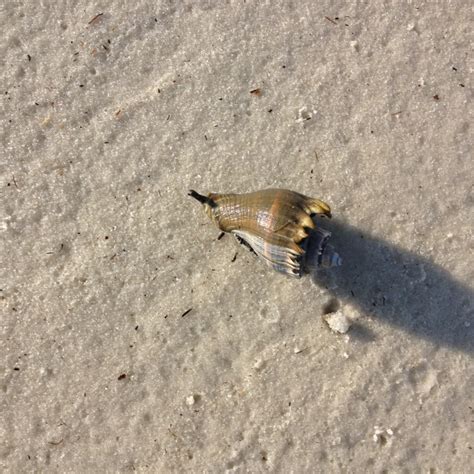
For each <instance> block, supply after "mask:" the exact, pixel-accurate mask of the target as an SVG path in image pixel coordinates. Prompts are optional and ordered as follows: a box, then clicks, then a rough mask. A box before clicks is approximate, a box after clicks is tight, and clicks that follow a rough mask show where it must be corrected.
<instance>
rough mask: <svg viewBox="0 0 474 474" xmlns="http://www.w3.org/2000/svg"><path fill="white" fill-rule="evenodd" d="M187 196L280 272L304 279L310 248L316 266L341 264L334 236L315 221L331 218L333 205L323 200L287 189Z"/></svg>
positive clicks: (192, 192) (221, 227) (222, 227)
mask: <svg viewBox="0 0 474 474" xmlns="http://www.w3.org/2000/svg"><path fill="white" fill-rule="evenodd" d="M189 195H190V196H192V197H193V198H195V199H197V200H198V201H199V202H201V203H202V204H203V205H204V209H205V211H206V213H207V215H208V216H209V217H210V218H211V220H212V221H213V222H214V223H215V224H216V225H217V227H218V228H219V229H220V230H222V231H224V232H230V233H232V234H234V235H235V236H236V237H237V239H238V240H239V241H240V242H241V243H244V244H246V245H247V246H248V247H250V248H251V249H252V250H253V251H254V252H255V253H256V254H257V255H258V256H259V257H261V258H262V259H263V260H264V261H265V263H267V265H269V266H271V267H272V268H274V269H275V270H277V271H279V272H282V273H285V274H287V275H291V276H296V277H299V276H301V274H302V272H303V267H305V266H307V264H308V262H307V259H306V257H307V255H306V254H307V250H308V247H309V246H311V248H312V249H313V252H315V256H316V258H315V261H316V265H319V266H323V267H332V266H337V265H340V264H341V259H340V257H339V256H338V254H337V253H335V252H334V250H333V248H332V246H330V245H328V243H327V241H328V239H329V236H330V235H331V233H330V232H328V231H327V230H324V229H322V228H320V227H318V226H316V224H315V222H314V220H313V216H315V215H321V216H325V217H331V210H330V208H329V206H328V205H327V204H326V203H325V202H323V201H321V200H319V199H314V198H311V197H307V196H304V195H303V194H299V193H297V192H294V191H289V190H287V189H264V190H262V191H257V192H254V193H248V194H215V193H210V194H208V195H207V196H203V195H201V194H199V193H197V192H196V191H193V190H191V191H190V192H189ZM309 237H311V239H309ZM310 240H312V243H310Z"/></svg>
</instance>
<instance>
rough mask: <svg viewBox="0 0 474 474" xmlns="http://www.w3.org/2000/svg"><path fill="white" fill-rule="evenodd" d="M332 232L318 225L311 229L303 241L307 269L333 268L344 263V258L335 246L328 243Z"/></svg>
mask: <svg viewBox="0 0 474 474" xmlns="http://www.w3.org/2000/svg"><path fill="white" fill-rule="evenodd" d="M330 237H331V232H329V231H328V230H325V229H322V228H321V227H318V228H316V229H314V230H312V231H311V233H310V235H309V236H308V238H307V239H306V241H305V242H304V243H303V245H304V250H305V251H306V253H305V256H304V266H305V267H306V268H307V269H314V268H318V267H322V268H332V267H339V266H340V265H342V258H341V257H340V256H339V254H338V253H337V252H336V251H335V249H334V247H333V246H332V245H331V244H329V243H328V241H329V238H330Z"/></svg>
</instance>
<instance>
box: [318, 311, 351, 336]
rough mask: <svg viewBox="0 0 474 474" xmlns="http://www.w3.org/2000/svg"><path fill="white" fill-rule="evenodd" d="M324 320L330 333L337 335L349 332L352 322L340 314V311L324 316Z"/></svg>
mask: <svg viewBox="0 0 474 474" xmlns="http://www.w3.org/2000/svg"><path fill="white" fill-rule="evenodd" d="M324 320H325V321H326V323H327V324H328V326H329V328H330V329H331V330H332V331H334V332H336V333H339V334H345V333H346V332H347V331H349V329H350V327H351V325H352V321H351V320H350V319H349V318H348V317H347V316H346V315H345V314H344V313H343V312H342V310H338V311H336V312H335V313H329V314H325V315H324Z"/></svg>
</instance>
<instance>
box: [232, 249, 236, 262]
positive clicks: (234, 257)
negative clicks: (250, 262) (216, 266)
mask: <svg viewBox="0 0 474 474" xmlns="http://www.w3.org/2000/svg"><path fill="white" fill-rule="evenodd" d="M236 260H237V252H236V253H235V255H234V256H233V257H232V260H231V262H232V263H234V262H235V261H236Z"/></svg>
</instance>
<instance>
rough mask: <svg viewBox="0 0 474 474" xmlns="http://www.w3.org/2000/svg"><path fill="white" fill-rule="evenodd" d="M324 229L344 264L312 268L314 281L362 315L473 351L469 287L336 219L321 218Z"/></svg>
mask: <svg viewBox="0 0 474 474" xmlns="http://www.w3.org/2000/svg"><path fill="white" fill-rule="evenodd" d="M324 227H325V228H326V229H328V230H329V231H330V232H332V236H331V240H330V242H331V244H332V245H333V246H334V247H335V249H336V251H337V252H338V253H339V255H340V256H341V257H342V260H343V263H342V266H341V267H339V268H333V269H330V270H323V269H317V270H315V271H311V278H312V280H313V282H314V283H315V284H316V285H318V286H323V287H326V288H327V289H328V290H329V291H330V292H331V293H332V295H333V297H334V298H336V299H337V300H338V301H347V302H350V303H352V304H355V305H356V306H358V307H359V309H360V310H361V312H362V314H363V315H371V316H374V317H377V318H379V319H381V320H384V321H385V322H387V323H389V324H392V325H394V326H398V327H400V328H402V329H403V330H405V331H407V332H409V333H412V334H414V335H416V336H417V337H420V338H422V339H426V340H428V341H430V342H432V343H434V344H439V345H441V346H449V347H452V348H454V349H457V350H460V351H463V352H466V353H468V354H474V289H473V288H470V287H468V286H467V285H466V284H464V283H461V282H459V281H456V280H455V279H454V278H453V277H452V276H451V275H450V274H449V273H448V272H447V271H446V270H445V269H443V268H442V267H440V266H439V265H436V264H434V263H432V262H430V261H429V260H428V259H426V258H424V257H422V256H419V255H416V254H415V253H413V252H410V251H407V250H404V249H402V248H399V247H397V246H395V245H393V244H391V243H389V242H387V241H384V240H382V239H378V238H374V237H371V236H370V235H367V234H366V233H364V232H363V231H361V230H360V229H357V228H356V227H353V226H350V225H348V224H344V223H342V222H340V221H339V222H338V221H337V220H333V221H331V222H328V221H325V222H324ZM360 321H361V322H362V321H363V319H361V320H360ZM351 331H352V330H351ZM358 332H361V335H362V336H364V337H362V339H364V338H365V340H370V339H371V336H370V331H369V332H367V330H364V329H363V326H360V325H359V326H358V327H356V328H355V333H354V335H355V337H358V336H357V334H358Z"/></svg>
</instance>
